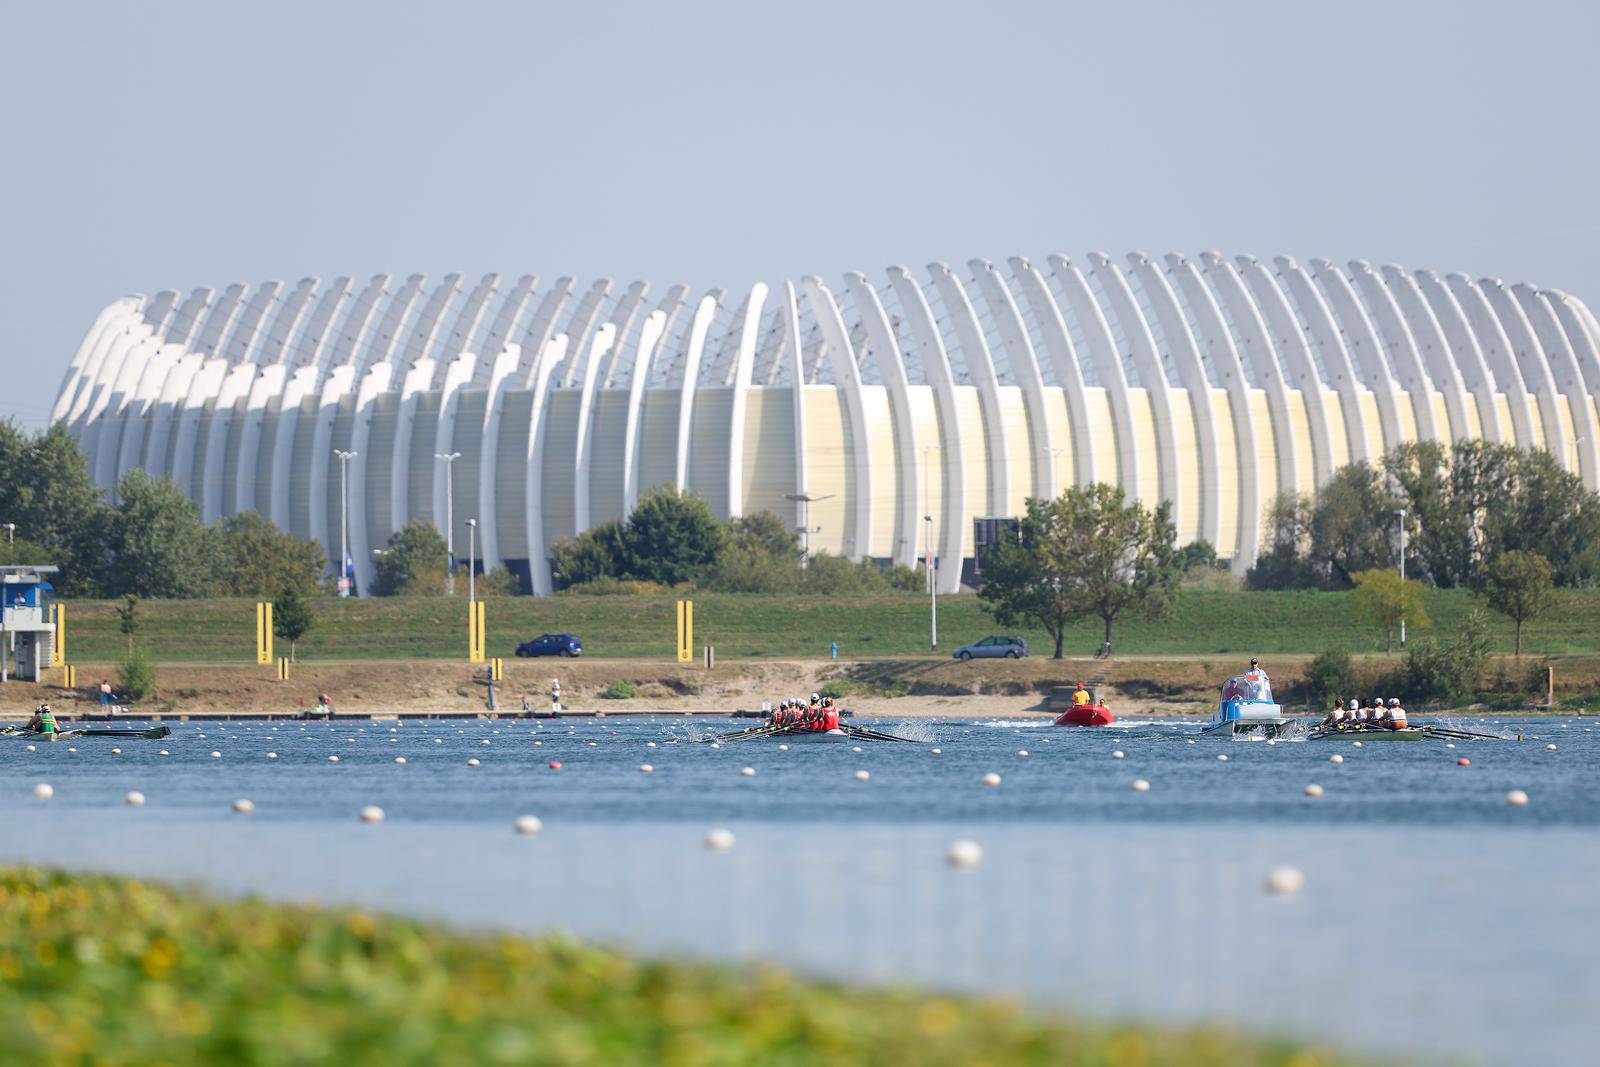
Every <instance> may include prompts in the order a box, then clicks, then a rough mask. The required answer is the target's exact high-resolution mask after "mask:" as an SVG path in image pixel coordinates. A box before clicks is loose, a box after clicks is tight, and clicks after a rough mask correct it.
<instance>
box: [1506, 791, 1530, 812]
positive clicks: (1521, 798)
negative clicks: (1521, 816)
mask: <svg viewBox="0 0 1600 1067" xmlns="http://www.w3.org/2000/svg"><path fill="white" fill-rule="evenodd" d="M1506 803H1507V804H1510V805H1511V806H1512V807H1513V808H1525V807H1527V806H1528V794H1526V793H1524V792H1523V791H1522V790H1520V789H1513V790H1512V791H1511V792H1509V793H1507V794H1506Z"/></svg>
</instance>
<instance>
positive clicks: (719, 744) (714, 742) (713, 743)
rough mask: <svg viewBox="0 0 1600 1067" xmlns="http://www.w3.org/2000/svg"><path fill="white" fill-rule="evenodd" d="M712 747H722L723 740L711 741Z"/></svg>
mask: <svg viewBox="0 0 1600 1067" xmlns="http://www.w3.org/2000/svg"><path fill="white" fill-rule="evenodd" d="M711 747H712V748H721V747H722V742H720V741H713V742H711Z"/></svg>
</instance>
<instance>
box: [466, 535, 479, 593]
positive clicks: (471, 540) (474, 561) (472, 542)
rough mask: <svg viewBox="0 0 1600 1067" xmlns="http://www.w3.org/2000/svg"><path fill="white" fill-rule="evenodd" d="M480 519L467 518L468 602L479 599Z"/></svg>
mask: <svg viewBox="0 0 1600 1067" xmlns="http://www.w3.org/2000/svg"><path fill="white" fill-rule="evenodd" d="M477 576H478V520H477V519H468V520H467V604H468V605H471V604H472V603H473V602H474V601H475V600H477V599H478V583H477Z"/></svg>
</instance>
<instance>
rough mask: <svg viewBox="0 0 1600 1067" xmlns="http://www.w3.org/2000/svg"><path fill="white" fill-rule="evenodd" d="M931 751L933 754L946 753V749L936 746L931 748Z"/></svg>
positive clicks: (940, 754)
mask: <svg viewBox="0 0 1600 1067" xmlns="http://www.w3.org/2000/svg"><path fill="white" fill-rule="evenodd" d="M929 751H930V752H931V753H933V755H935V756H942V755H944V749H942V748H934V749H929Z"/></svg>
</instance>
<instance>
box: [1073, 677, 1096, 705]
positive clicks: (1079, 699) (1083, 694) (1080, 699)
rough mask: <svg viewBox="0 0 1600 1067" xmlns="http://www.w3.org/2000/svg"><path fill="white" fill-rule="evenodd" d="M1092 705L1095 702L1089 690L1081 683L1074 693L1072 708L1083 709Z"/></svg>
mask: <svg viewBox="0 0 1600 1067" xmlns="http://www.w3.org/2000/svg"><path fill="white" fill-rule="evenodd" d="M1092 703H1094V701H1093V699H1091V698H1090V696H1089V690H1088V689H1087V688H1086V687H1085V686H1084V684H1083V683H1082V682H1079V683H1078V688H1076V689H1074V690H1073V691H1072V706H1073V707H1075V708H1081V707H1083V706H1085V705H1087V704H1092Z"/></svg>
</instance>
